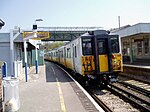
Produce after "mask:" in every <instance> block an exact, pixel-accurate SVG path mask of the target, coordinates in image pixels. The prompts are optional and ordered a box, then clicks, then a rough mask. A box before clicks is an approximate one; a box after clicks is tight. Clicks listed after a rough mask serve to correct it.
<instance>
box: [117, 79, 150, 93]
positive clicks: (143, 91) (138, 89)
mask: <svg viewBox="0 0 150 112" xmlns="http://www.w3.org/2000/svg"><path fill="white" fill-rule="evenodd" d="M118 83H120V84H122V85H123V86H129V87H130V88H131V89H133V90H134V91H137V92H139V93H141V94H143V95H147V96H150V91H148V90H146V89H143V88H140V87H138V86H135V85H132V84H129V83H126V82H122V81H118Z"/></svg>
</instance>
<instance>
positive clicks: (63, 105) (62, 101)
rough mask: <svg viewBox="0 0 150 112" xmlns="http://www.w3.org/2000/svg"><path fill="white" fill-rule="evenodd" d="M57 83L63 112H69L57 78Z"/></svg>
mask: <svg viewBox="0 0 150 112" xmlns="http://www.w3.org/2000/svg"><path fill="white" fill-rule="evenodd" d="M52 70H53V72H54V75H55V76H56V73H55V70H54V68H53V67H52ZM56 82H57V87H58V92H59V98H60V104H61V110H62V112H67V111H66V106H65V102H64V97H63V93H62V90H61V86H60V83H59V81H58V78H57V77H56Z"/></svg>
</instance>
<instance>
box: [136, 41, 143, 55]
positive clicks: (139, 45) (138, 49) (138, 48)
mask: <svg viewBox="0 0 150 112" xmlns="http://www.w3.org/2000/svg"><path fill="white" fill-rule="evenodd" d="M137 55H142V41H137Z"/></svg>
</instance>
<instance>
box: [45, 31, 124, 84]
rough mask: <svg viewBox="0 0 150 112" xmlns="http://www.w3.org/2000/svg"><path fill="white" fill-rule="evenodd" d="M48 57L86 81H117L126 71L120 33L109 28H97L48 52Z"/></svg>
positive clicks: (99, 82) (47, 58)
mask: <svg viewBox="0 0 150 112" xmlns="http://www.w3.org/2000/svg"><path fill="white" fill-rule="evenodd" d="M44 58H45V60H49V61H53V62H57V63H59V64H61V65H63V66H64V67H66V68H68V69H69V70H71V71H73V74H74V75H76V76H79V77H82V79H83V82H85V84H89V82H90V81H96V82H98V84H100V85H107V84H108V83H109V82H116V81H117V78H118V74H119V73H120V72H122V71H123V63H122V54H121V51H120V40H119V36H118V35H115V34H113V35H112V34H110V32H109V31H106V30H94V31H88V32H87V33H85V34H83V35H81V36H79V37H78V38H76V39H74V40H72V41H70V42H68V43H67V44H65V45H63V46H61V47H58V48H55V49H53V50H50V51H48V52H46V53H45V57H44Z"/></svg>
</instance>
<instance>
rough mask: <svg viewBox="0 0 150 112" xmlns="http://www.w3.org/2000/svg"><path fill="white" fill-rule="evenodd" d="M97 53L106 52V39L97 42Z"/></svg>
mask: <svg viewBox="0 0 150 112" xmlns="http://www.w3.org/2000/svg"><path fill="white" fill-rule="evenodd" d="M98 53H99V54H106V53H107V44H106V41H99V42H98Z"/></svg>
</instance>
